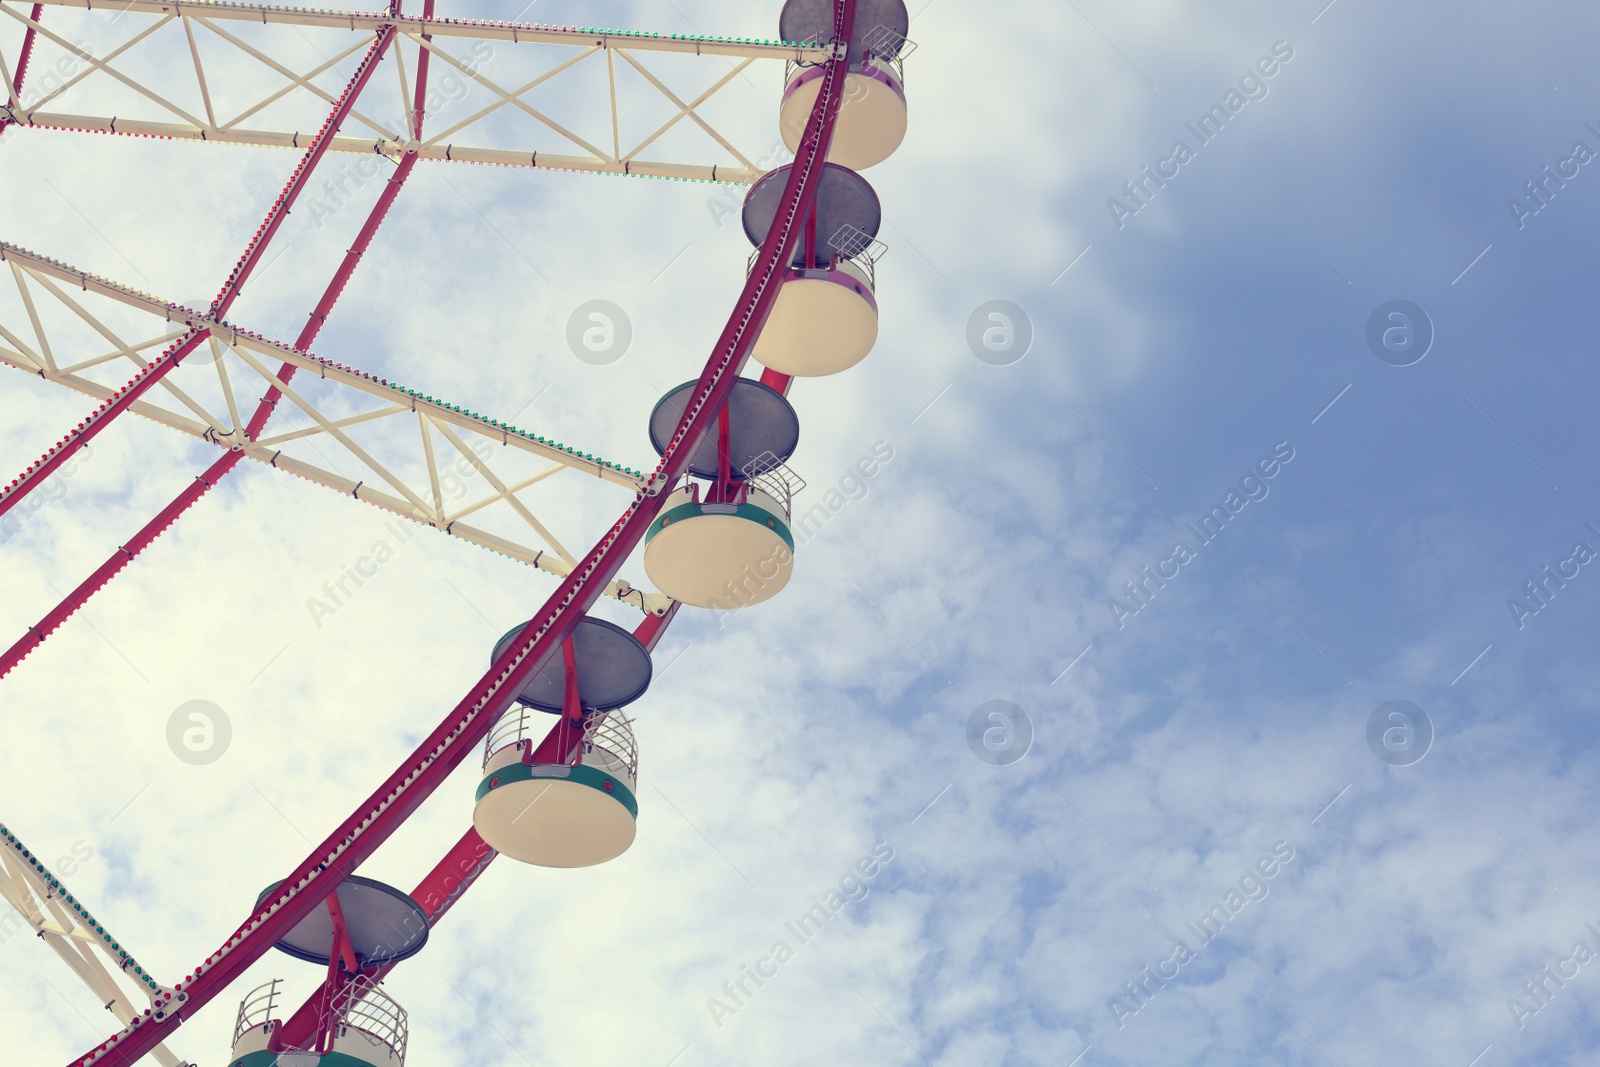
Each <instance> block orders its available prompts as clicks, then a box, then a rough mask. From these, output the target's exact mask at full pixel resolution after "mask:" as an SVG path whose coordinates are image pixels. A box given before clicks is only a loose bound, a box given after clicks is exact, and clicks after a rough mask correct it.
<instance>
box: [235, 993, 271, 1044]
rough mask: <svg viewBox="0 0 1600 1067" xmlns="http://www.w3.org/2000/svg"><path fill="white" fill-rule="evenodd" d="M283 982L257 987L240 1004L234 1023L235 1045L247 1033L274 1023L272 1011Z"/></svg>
mask: <svg viewBox="0 0 1600 1067" xmlns="http://www.w3.org/2000/svg"><path fill="white" fill-rule="evenodd" d="M282 981H283V980H282V979H281V978H274V979H273V980H272V981H270V982H268V983H266V984H265V985H260V986H257V987H256V988H254V989H252V990H251V991H250V992H249V994H248V995H246V996H245V998H244V1000H243V1001H242V1002H241V1003H240V1004H239V1016H238V1018H236V1019H235V1020H234V1023H233V1043H234V1044H235V1045H237V1044H238V1043H239V1039H240V1038H241V1037H243V1036H244V1035H245V1033H246V1032H247V1031H249V1030H254V1029H255V1028H256V1027H258V1026H264V1025H266V1024H267V1023H269V1022H271V1021H272V1010H273V1008H275V1007H276V1006H277V1002H278V986H279V984H280V983H281V982H282Z"/></svg>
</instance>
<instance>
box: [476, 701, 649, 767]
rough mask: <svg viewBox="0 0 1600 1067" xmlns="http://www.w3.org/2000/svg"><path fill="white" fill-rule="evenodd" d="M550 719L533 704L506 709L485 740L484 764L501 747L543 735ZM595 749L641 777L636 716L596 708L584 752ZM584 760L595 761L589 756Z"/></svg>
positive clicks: (589, 721) (585, 730)
mask: <svg viewBox="0 0 1600 1067" xmlns="http://www.w3.org/2000/svg"><path fill="white" fill-rule="evenodd" d="M550 721H551V717H550V715H549V714H548V713H547V712H543V711H536V710H534V709H532V708H526V707H517V708H513V709H511V710H509V711H507V712H506V713H505V714H504V715H502V716H501V717H500V721H499V722H497V723H495V724H494V729H492V730H490V731H489V737H488V739H487V740H486V741H485V742H484V745H483V766H484V767H488V766H489V760H490V759H491V758H492V757H493V756H494V754H495V753H496V752H499V751H500V750H501V749H504V748H508V747H510V746H511V745H520V744H522V743H524V742H529V741H532V740H533V739H534V737H535V736H539V737H543V736H544V734H545V732H547V731H548V729H549V726H550ZM536 731H537V733H536ZM596 752H598V753H600V754H602V755H603V756H606V757H609V762H613V763H615V764H617V765H618V766H621V767H623V768H625V769H626V770H627V772H628V777H630V778H633V779H637V778H638V777H639V743H638V741H637V740H635V738H634V736H633V720H631V719H629V718H627V717H626V716H624V715H623V714H622V713H621V712H616V711H612V712H596V713H594V714H592V715H590V716H589V717H588V719H586V720H585V721H584V726H583V755H584V756H585V757H587V756H589V755H590V754H591V753H596ZM584 762H595V761H592V760H587V759H586V760H585V761H584Z"/></svg>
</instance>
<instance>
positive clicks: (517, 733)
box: [483, 704, 550, 767]
mask: <svg viewBox="0 0 1600 1067" xmlns="http://www.w3.org/2000/svg"><path fill="white" fill-rule="evenodd" d="M549 720H550V716H549V714H548V713H547V712H543V711H535V710H534V709H533V708H530V707H527V706H526V705H524V704H516V705H514V706H512V707H510V708H508V709H506V711H505V713H504V714H502V715H501V716H500V720H499V721H498V722H496V723H495V724H494V729H492V730H490V731H489V736H488V737H487V738H485V739H484V742H483V766H485V767H487V766H489V759H490V757H492V756H493V755H494V754H495V753H496V752H499V751H500V750H501V749H502V748H506V747H508V746H510V745H515V744H520V743H521V742H523V741H527V740H530V739H531V737H532V736H533V731H532V726H533V724H534V722H536V721H537V722H540V723H543V724H545V725H548V723H549Z"/></svg>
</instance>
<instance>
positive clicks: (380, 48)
mask: <svg viewBox="0 0 1600 1067" xmlns="http://www.w3.org/2000/svg"><path fill="white" fill-rule="evenodd" d="M393 40H394V27H393V26H385V27H384V28H383V29H381V30H379V31H378V38H377V40H375V41H373V42H372V47H370V48H369V49H367V54H366V55H365V56H363V57H362V60H361V64H360V66H358V67H357V68H356V73H355V76H354V77H353V78H351V79H350V84H349V85H347V86H346V87H345V90H344V93H343V94H342V95H341V96H340V97H339V99H338V100H337V101H336V102H335V104H334V107H333V110H332V111H331V112H329V114H328V117H327V119H326V120H325V121H324V122H323V124H322V129H320V130H318V131H317V136H316V138H315V139H314V140H313V141H312V143H311V147H310V148H309V149H308V150H307V151H306V154H305V157H304V158H303V159H301V161H300V165H299V166H297V167H296V168H295V169H294V173H293V174H291V175H290V177H289V183H288V185H286V186H285V187H284V190H283V192H282V193H280V194H278V199H277V200H275V201H274V202H273V205H272V209H271V210H270V211H268V212H267V218H266V221H264V222H263V223H262V224H261V225H260V227H258V228H257V230H256V233H255V236H254V237H253V238H251V240H250V244H249V246H248V247H246V248H245V251H244V255H243V256H241V257H240V258H239V263H238V265H237V266H235V267H234V268H233V272H232V273H231V274H229V275H228V278H227V281H225V282H224V283H223V285H222V289H221V291H220V292H218V293H217V298H216V299H215V300H213V301H212V302H211V313H212V315H213V316H214V317H215V318H219V319H220V318H223V317H224V316H226V315H227V313H228V308H229V307H231V306H232V305H233V302H234V300H235V299H237V298H238V296H239V293H240V292H241V291H242V290H243V289H244V283H245V282H246V281H247V280H248V279H249V277H250V275H251V273H252V272H254V271H255V269H256V266H257V265H258V264H259V263H260V262H261V257H262V256H263V255H264V254H265V253H266V250H267V245H268V244H269V243H270V242H271V241H272V238H273V237H274V236H275V235H276V234H277V232H278V229H279V227H281V226H282V225H283V220H284V219H286V218H288V217H289V210H290V208H292V207H293V206H294V202H295V201H296V200H297V199H299V196H300V193H301V191H302V190H304V189H305V187H306V185H307V184H309V183H310V181H311V174H312V171H314V170H315V169H316V166H317V164H318V163H319V162H321V160H322V157H323V155H324V154H325V153H326V152H327V150H328V145H329V144H331V143H332V141H333V137H334V135H335V134H337V133H338V132H339V126H340V124H341V123H343V122H344V120H345V118H346V117H347V116H348V115H349V114H350V109H351V108H352V107H354V106H355V102H356V97H357V96H359V95H360V94H361V90H362V89H363V88H365V87H366V84H367V81H368V79H369V78H371V77H372V72H373V71H374V70H375V69H376V68H377V65H378V61H379V60H380V59H382V58H383V54H384V53H385V52H386V51H388V48H389V44H390V42H391V41H393ZM205 336H206V335H205V332H204V331H201V330H192V331H190V332H189V333H188V334H185V335H184V336H183V337H182V338H180V339H179V340H178V341H177V343H175V344H174V345H172V347H170V348H168V349H167V350H166V351H165V352H163V353H162V354H161V358H160V359H157V360H156V361H155V362H154V363H151V364H150V365H149V366H147V367H145V368H144V369H143V370H141V371H140V372H139V373H138V374H135V375H134V376H133V378H132V379H130V380H129V382H128V384H126V385H124V386H123V387H122V388H121V389H119V390H117V392H116V393H114V394H113V395H112V396H111V398H110V399H109V400H107V401H106V402H105V403H103V404H101V405H100V406H99V407H98V408H96V409H95V410H94V411H93V412H91V413H90V414H89V417H88V418H86V419H84V421H82V422H80V423H78V425H77V426H76V427H75V428H74V429H72V430H70V431H68V433H67V435H66V436H65V437H63V438H62V439H61V440H60V441H58V442H57V443H56V444H55V445H54V446H53V447H52V448H51V449H50V451H48V452H46V453H45V454H44V455H43V456H42V457H40V458H39V459H38V460H37V461H35V462H34V463H33V464H32V465H31V466H29V467H28V469H27V470H26V471H24V472H23V473H22V474H21V475H19V476H18V477H17V478H16V479H15V480H14V481H12V482H11V484H10V485H8V486H6V487H5V488H4V489H0V515H4V514H5V513H6V512H7V511H9V510H11V508H13V507H15V506H16V505H17V503H18V502H19V501H21V500H22V498H23V497H24V496H26V495H27V494H28V493H29V492H31V491H32V490H34V489H35V488H37V487H38V486H39V485H40V484H42V483H43V482H44V480H45V479H46V478H48V477H49V476H50V475H51V474H53V473H54V472H55V470H56V468H57V467H59V466H61V464H62V463H64V462H66V460H67V459H68V457H70V456H71V455H72V454H73V453H75V452H77V451H78V449H80V448H82V447H83V446H84V445H86V444H88V443H89V441H90V440H91V439H93V438H94V437H95V435H97V434H98V433H100V431H101V430H103V429H105V428H106V427H107V426H109V425H110V424H111V422H112V421H113V420H114V419H116V417H117V416H118V415H121V414H122V413H123V412H124V411H126V410H128V408H129V407H131V406H132V405H133V402H134V401H135V400H138V399H139V398H140V397H141V396H143V395H144V394H145V393H146V392H148V391H149V390H150V389H151V388H152V387H153V386H154V385H155V384H156V383H157V382H159V381H160V380H161V379H162V378H164V377H166V375H167V373H168V372H169V371H171V370H172V368H174V367H176V366H177V365H178V364H179V363H181V362H182V361H183V358H184V357H185V356H187V355H188V354H189V353H190V352H192V351H194V349H195V348H196V347H197V346H199V344H200V342H201V341H202V340H204V338H205Z"/></svg>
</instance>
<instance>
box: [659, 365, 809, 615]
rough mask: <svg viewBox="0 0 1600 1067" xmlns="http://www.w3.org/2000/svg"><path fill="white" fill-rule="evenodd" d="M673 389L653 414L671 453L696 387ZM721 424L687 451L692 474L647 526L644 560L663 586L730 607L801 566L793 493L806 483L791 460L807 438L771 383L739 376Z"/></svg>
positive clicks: (680, 596)
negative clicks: (791, 518) (790, 470)
mask: <svg viewBox="0 0 1600 1067" xmlns="http://www.w3.org/2000/svg"><path fill="white" fill-rule="evenodd" d="M695 384H696V383H694V382H686V383H684V384H683V385H680V386H679V387H678V388H676V389H674V390H672V391H671V392H670V393H668V394H667V395H666V396H665V397H663V398H662V399H661V401H660V402H659V403H658V404H657V405H656V408H655V411H654V412H652V413H651V416H650V441H651V443H652V444H653V445H654V446H655V448H656V451H658V452H665V450H666V446H667V443H668V441H670V440H671V437H672V434H673V431H674V430H675V429H676V427H677V425H678V420H679V419H680V418H682V416H683V410H684V407H685V405H687V403H688V402H689V398H690V396H691V395H692V394H693V392H694V387H695ZM726 427H727V428H726V442H727V449H726V454H725V455H724V453H723V440H724V437H723V429H722V426H721V425H720V424H714V425H713V426H712V427H711V428H710V429H708V430H707V431H706V432H705V433H704V434H703V435H702V436H701V437H700V440H699V441H698V442H696V443H695V445H694V448H693V450H692V451H691V452H690V455H689V463H688V473H689V475H690V476H691V478H701V479H706V480H707V481H709V482H710V483H711V484H710V485H709V486H708V487H705V488H704V489H703V488H702V486H701V485H700V484H699V483H697V482H694V481H692V480H691V481H690V482H689V483H688V484H686V485H684V486H683V487H681V488H679V489H677V490H674V491H673V492H672V493H671V494H670V495H669V496H668V497H667V500H666V503H665V504H664V506H663V507H662V509H661V513H660V514H659V515H657V516H656V519H655V521H654V522H653V523H651V524H650V528H649V530H647V531H646V533H645V548H644V569H645V573H646V574H647V575H649V577H650V581H651V582H653V583H654V584H655V586H656V588H657V589H660V590H661V591H662V592H663V593H665V594H667V595H668V596H670V597H672V599H674V600H677V601H681V602H682V603H685V604H688V605H690V606H692V607H698V608H720V609H722V610H724V611H731V610H733V609H735V608H738V607H742V606H744V605H747V604H758V603H760V602H762V601H764V600H768V599H771V598H772V597H774V596H776V595H777V594H778V593H779V592H781V591H782V589H783V587H784V586H785V585H787V584H788V583H789V578H790V576H791V574H792V573H793V571H794V534H793V532H792V531H791V530H790V527H789V513H790V497H791V495H792V493H793V492H794V491H796V490H797V489H798V487H799V485H798V481H797V479H794V478H793V476H792V475H789V474H788V472H787V468H785V467H783V465H782V464H783V461H784V460H786V459H788V458H789V457H790V456H792V455H793V454H794V450H795V448H796V446H797V445H799V443H800V418H799V416H798V415H796V414H795V411H794V408H793V407H792V406H791V405H790V404H789V401H788V400H787V399H786V398H785V397H784V395H783V394H782V393H780V392H778V391H777V390H776V389H773V388H772V387H771V386H768V385H764V384H762V383H761V382H758V381H755V380H753V379H750V378H740V379H739V380H738V381H737V382H736V383H735V384H734V387H733V391H732V392H731V393H730V394H729V398H728V406H727V409H726Z"/></svg>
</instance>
